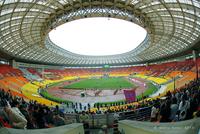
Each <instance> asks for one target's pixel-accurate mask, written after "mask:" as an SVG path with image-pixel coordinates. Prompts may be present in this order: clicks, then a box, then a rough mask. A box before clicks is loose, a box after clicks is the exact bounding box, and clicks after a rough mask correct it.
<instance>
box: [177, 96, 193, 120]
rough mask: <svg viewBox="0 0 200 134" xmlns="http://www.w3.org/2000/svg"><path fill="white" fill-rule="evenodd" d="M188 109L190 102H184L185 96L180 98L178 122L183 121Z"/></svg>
mask: <svg viewBox="0 0 200 134" xmlns="http://www.w3.org/2000/svg"><path fill="white" fill-rule="evenodd" d="M189 108H190V102H189V101H188V100H186V97H185V95H183V97H182V101H181V102H180V104H179V108H178V110H179V120H184V119H185V118H186V115H187V111H188V109H189Z"/></svg>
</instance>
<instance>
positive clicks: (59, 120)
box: [53, 114, 65, 126]
mask: <svg viewBox="0 0 200 134" xmlns="http://www.w3.org/2000/svg"><path fill="white" fill-rule="evenodd" d="M53 124H54V125H55V126H62V125H65V120H64V118H63V117H61V116H60V115H59V114H55V115H54V116H53Z"/></svg>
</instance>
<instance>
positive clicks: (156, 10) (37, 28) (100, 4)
mask: <svg viewBox="0 0 200 134" xmlns="http://www.w3.org/2000/svg"><path fill="white" fill-rule="evenodd" d="M87 17H112V18H118V19H124V20H127V21H131V22H133V23H136V24H138V25H140V26H142V27H143V28H145V29H146V30H147V33H148V34H147V36H146V38H145V40H144V41H143V42H142V43H141V44H140V45H139V46H138V47H137V48H135V49H133V50H131V51H129V52H127V53H123V54H118V55H109V56H86V55H78V54H75V53H71V52H69V51H67V50H64V49H62V48H60V47H58V46H57V45H56V44H54V43H53V42H52V41H51V40H50V39H49V37H48V33H49V32H50V31H51V30H52V29H54V28H56V27H57V26H59V25H61V24H64V23H67V22H69V21H73V20H77V19H80V18H87ZM199 35H200V1H198V0H162V1H160V0H1V1H0V50H1V52H4V53H6V54H8V55H9V56H11V57H12V58H13V59H16V60H25V61H31V62H38V63H47V64H58V65H74V66H81V65H103V64H110V65H117V64H133V63H142V62H143V63H145V62H148V61H151V60H158V59H161V58H166V57H170V56H174V55H177V54H180V53H183V52H185V51H186V50H189V49H191V48H193V47H194V46H195V45H197V44H198V42H199V39H200V36H199Z"/></svg>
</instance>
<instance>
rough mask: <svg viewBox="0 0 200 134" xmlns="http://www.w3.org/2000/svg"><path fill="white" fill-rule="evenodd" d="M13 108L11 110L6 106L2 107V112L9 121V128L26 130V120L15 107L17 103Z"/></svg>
mask: <svg viewBox="0 0 200 134" xmlns="http://www.w3.org/2000/svg"><path fill="white" fill-rule="evenodd" d="M14 105H15V106H14V107H13V108H11V107H9V106H8V105H5V106H4V111H5V113H6V114H7V116H8V119H9V121H10V122H11V126H12V127H13V128H21V129H24V128H26V125H27V120H26V118H25V117H24V115H23V114H22V113H21V112H20V110H19V109H18V107H17V105H19V104H18V102H15V103H14Z"/></svg>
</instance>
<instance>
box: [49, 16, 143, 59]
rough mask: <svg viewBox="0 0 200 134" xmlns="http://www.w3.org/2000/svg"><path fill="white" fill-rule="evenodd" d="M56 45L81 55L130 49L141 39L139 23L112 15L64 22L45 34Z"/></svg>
mask: <svg viewBox="0 0 200 134" xmlns="http://www.w3.org/2000/svg"><path fill="white" fill-rule="evenodd" d="M49 36H50V39H51V40H52V41H53V42H54V43H55V44H57V45H58V46H60V47H62V48H64V49H66V50H68V51H71V52H73V53H77V54H83V55H95V56H97V55H112V54H121V53H124V52H128V51H131V50H132V49H134V48H135V47H137V46H138V45H139V44H140V43H141V42H142V41H143V40H144V38H145V36H146V31H145V30H144V29H143V28H141V27H140V26H138V25H136V24H134V23H132V22H128V21H124V20H119V19H113V18H86V19H80V20H75V21H71V22H68V23H65V24H63V25H61V26H59V27H57V28H56V29H54V30H52V31H51V32H50V33H49Z"/></svg>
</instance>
